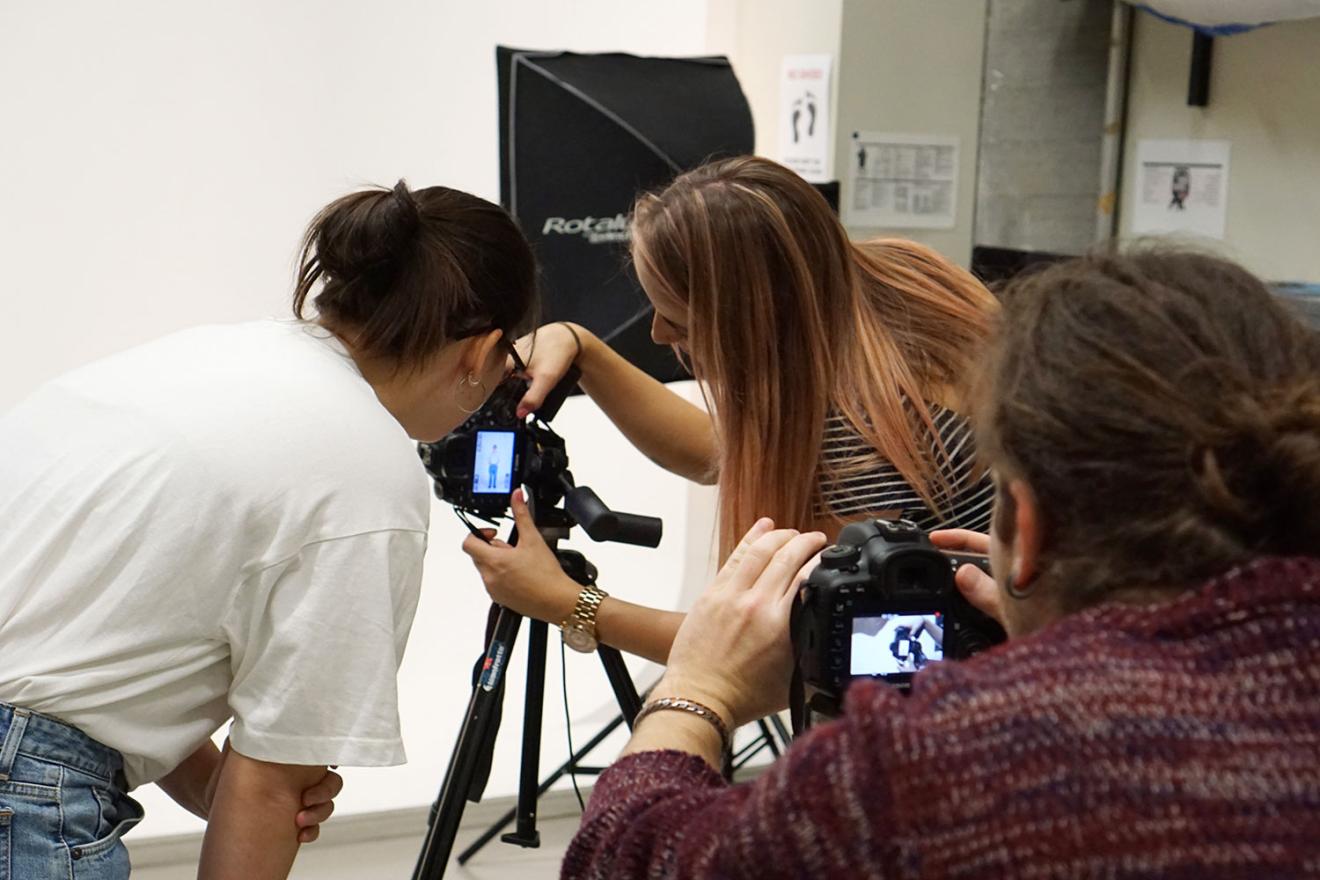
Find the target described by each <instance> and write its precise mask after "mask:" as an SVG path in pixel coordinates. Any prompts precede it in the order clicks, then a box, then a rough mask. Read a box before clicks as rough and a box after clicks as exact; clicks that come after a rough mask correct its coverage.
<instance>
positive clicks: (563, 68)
mask: <svg viewBox="0 0 1320 880" xmlns="http://www.w3.org/2000/svg"><path fill="white" fill-rule="evenodd" d="M495 56H496V63H497V65H498V68H499V90H500V194H501V199H502V201H503V203H504V206H505V207H506V208H508V209H509V211H510V212H512V213H513V215H514V216H515V217H517V218H518V222H519V223H520V224H521V226H522V228H523V231H524V232H525V233H526V234H527V237H528V238H529V239H530V240H531V242H532V246H533V247H534V248H535V250H536V255H537V259H538V260H539V261H540V264H541V270H542V282H543V293H544V299H543V304H542V318H543V320H544V321H546V322H549V321H575V322H577V323H579V324H582V325H584V326H586V327H588V328H590V329H591V330H592V331H593V332H594V333H596V334H597V335H598V336H600V337H601V338H602V339H605V340H606V341H608V342H609V343H610V345H611V346H613V347H614V349H615V350H616V351H618V352H619V353H620V354H622V355H623V356H624V357H626V358H628V360H630V361H632V362H633V363H634V364H637V365H638V366H640V367H641V368H642V369H644V370H646V372H648V373H650V374H651V375H652V376H655V377H656V378H657V379H660V380H661V381H671V380H673V379H678V378H684V377H685V376H686V373H684V371H683V369H682V368H681V367H680V366H679V364H678V362H677V361H676V360H675V358H674V356H673V354H672V353H671V352H670V351H669V350H668V349H666V348H663V347H661V346H657V345H655V344H654V343H653V342H651V338H650V324H651V322H650V306H649V304H648V303H647V301H646V297H645V295H644V294H643V293H642V292H641V289H640V288H639V287H638V285H637V281H636V279H635V277H634V276H633V274H632V270H631V268H629V267H628V265H627V238H628V214H629V211H630V210H631V209H632V203H633V200H634V199H635V198H636V197H637V195H638V193H640V192H642V191H644V190H648V189H653V188H655V187H658V186H662V185H664V184H665V183H667V182H668V181H670V180H672V179H673V178H674V177H675V176H676V175H677V174H678V173H679V172H681V171H685V170H687V169H689V168H694V167H696V166H697V165H700V164H702V163H703V162H706V161H707V160H709V159H712V158H718V157H721V156H736V155H743V154H746V153H751V152H752V149H753V130H752V114H751V109H750V108H749V107H748V106H747V99H746V97H744V95H743V92H742V88H741V87H740V86H739V85H738V80H737V78H736V77H735V76H734V75H733V69H732V68H731V67H730V66H729V62H728V59H726V58H641V57H638V56H635V55H623V54H617V53H611V54H603V55H580V54H576V53H572V52H538V51H529V50H523V49H510V48H507V47H503V46H501V47H498V48H497V49H496V50H495Z"/></svg>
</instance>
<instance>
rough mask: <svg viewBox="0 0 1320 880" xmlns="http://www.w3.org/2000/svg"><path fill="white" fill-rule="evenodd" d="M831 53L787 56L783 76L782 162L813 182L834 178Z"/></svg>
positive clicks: (781, 96)
mask: <svg viewBox="0 0 1320 880" xmlns="http://www.w3.org/2000/svg"><path fill="white" fill-rule="evenodd" d="M832 62H833V57H832V56H830V55H785V56H784V62H783V67H782V69H781V72H780V79H779V161H780V162H782V163H783V164H785V165H787V166H788V167H789V168H792V169H793V170H794V171H796V172H797V173H798V174H801V175H802V176H803V177H804V178H806V179H807V180H809V181H811V182H812V183H825V182H827V181H829V180H831V179H832V178H831V177H830V68H831V66H832Z"/></svg>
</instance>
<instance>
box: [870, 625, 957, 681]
mask: <svg viewBox="0 0 1320 880" xmlns="http://www.w3.org/2000/svg"><path fill="white" fill-rule="evenodd" d="M943 659H944V615H943V614H940V613H939V612H930V613H928V614H921V613H916V614H877V615H875V616H872V617H854V618H853V622H852V657H851V661H850V663H849V670H848V671H849V674H851V675H901V674H905V673H912V672H916V671H917V670H918V669H920V668H922V667H923V666H925V665H926V664H927V663H933V662H934V661H936V660H943Z"/></svg>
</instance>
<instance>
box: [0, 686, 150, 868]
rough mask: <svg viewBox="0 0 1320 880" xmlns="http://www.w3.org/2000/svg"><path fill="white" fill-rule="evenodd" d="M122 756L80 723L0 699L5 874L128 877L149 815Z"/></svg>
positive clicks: (0, 840)
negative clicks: (136, 839) (138, 831)
mask: <svg viewBox="0 0 1320 880" xmlns="http://www.w3.org/2000/svg"><path fill="white" fill-rule="evenodd" d="M123 766H124V762H123V758H122V757H120V754H119V752H116V751H115V750H114V749H111V748H109V747H107V746H103V745H101V744H100V743H99V742H97V741H96V740H94V739H92V738H91V737H89V736H87V735H86V734H85V733H83V732H82V731H80V730H78V729H77V728H76V727H70V726H69V725H67V724H64V723H62V722H60V721H56V720H55V719H54V718H50V717H48V716H46V715H39V714H37V713H35V712H29V711H28V710H26V709H19V708H15V707H13V706H10V705H8V704H5V703H0V880H123V878H126V877H128V872H129V863H128V850H127V849H126V848H125V847H124V844H123V841H122V840H121V839H120V838H122V837H123V835H124V832H125V831H127V830H128V829H130V828H132V827H133V826H134V825H136V824H137V823H138V822H139V821H141V819H142V807H141V805H140V804H138V802H137V801H135V800H133V799H132V798H130V797H129V796H128V795H127V793H126V792H125V788H126V786H125V782H124V773H123Z"/></svg>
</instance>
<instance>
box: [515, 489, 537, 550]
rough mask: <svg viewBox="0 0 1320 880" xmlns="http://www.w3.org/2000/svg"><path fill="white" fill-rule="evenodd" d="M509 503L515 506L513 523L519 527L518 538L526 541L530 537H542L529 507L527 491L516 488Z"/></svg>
mask: <svg viewBox="0 0 1320 880" xmlns="http://www.w3.org/2000/svg"><path fill="white" fill-rule="evenodd" d="M509 504H510V506H511V507H512V508H513V523H514V525H516V526H517V527H518V540H519V541H523V542H525V541H527V540H528V539H529V538H533V537H535V538H540V537H541V533H540V532H538V531H537V529H536V522H535V521H534V520H533V519H532V511H531V510H530V509H529V508H528V507H527V495H526V493H524V492H523V490H522V489H518V490H516V491H515V492H514V493H513V497H512V498H510V499H509Z"/></svg>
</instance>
